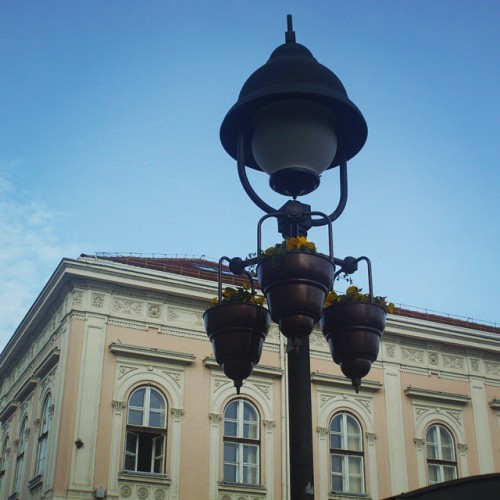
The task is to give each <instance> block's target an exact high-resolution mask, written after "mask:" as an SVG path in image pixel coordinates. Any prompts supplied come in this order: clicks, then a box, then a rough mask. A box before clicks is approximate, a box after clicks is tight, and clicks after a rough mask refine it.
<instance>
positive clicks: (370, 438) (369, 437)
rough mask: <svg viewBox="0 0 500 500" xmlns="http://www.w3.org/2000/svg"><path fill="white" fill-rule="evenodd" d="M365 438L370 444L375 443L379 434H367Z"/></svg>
mask: <svg viewBox="0 0 500 500" xmlns="http://www.w3.org/2000/svg"><path fill="white" fill-rule="evenodd" d="M365 437H366V439H367V440H368V442H369V443H373V442H375V440H376V439H377V433H376V432H365Z"/></svg>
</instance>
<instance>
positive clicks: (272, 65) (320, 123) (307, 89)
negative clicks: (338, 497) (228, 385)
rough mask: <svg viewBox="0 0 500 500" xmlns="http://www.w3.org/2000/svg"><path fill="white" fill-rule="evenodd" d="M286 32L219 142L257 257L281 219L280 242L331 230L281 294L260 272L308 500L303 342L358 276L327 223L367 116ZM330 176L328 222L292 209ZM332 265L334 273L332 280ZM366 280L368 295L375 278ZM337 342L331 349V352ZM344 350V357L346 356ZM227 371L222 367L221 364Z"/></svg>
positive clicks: (298, 495) (234, 264)
mask: <svg viewBox="0 0 500 500" xmlns="http://www.w3.org/2000/svg"><path fill="white" fill-rule="evenodd" d="M287 24H288V26H287V28H288V29H287V31H286V34H285V43H284V44H283V45H280V46H279V47H278V48H276V49H275V50H274V52H273V53H272V54H271V56H270V58H269V60H268V62H267V63H266V64H264V65H263V66H262V67H260V68H259V69H257V70H256V71H255V72H254V73H253V74H252V75H251V76H250V77H249V78H248V79H247V81H246V82H245V84H244V85H243V87H242V89H241V92H240V94H239V98H238V100H237V102H236V103H235V104H234V106H233V107H232V108H231V109H230V110H229V112H228V113H227V115H226V117H225V118H224V120H223V122H222V125H221V129H220V139H221V142H222V146H223V147H224V149H225V150H226V152H227V153H228V154H229V155H230V156H231V157H233V158H234V159H235V160H236V162H237V167H238V175H239V178H240V181H241V184H242V186H243V188H244V189H245V191H246V193H247V194H248V196H249V197H250V199H251V200H252V201H253V202H254V203H255V204H256V205H257V206H258V207H259V208H261V209H262V210H263V211H264V212H265V213H266V215H265V216H264V217H263V218H262V219H261V221H259V225H258V244H257V248H258V254H260V253H261V241H260V240H261V238H260V227H261V224H262V222H263V220H265V219H267V218H268V217H275V218H276V219H277V221H278V230H279V232H280V233H281V234H282V235H283V237H284V238H288V237H296V236H305V235H307V231H308V230H309V229H310V228H312V227H314V226H323V225H328V229H329V242H330V248H329V256H328V257H324V256H317V255H314V256H311V257H308V256H307V255H305V256H304V254H302V255H300V254H299V256H298V257H294V259H295V260H294V261H293V262H291V263H289V264H282V267H281V269H280V273H281V276H280V279H279V286H274V288H273V285H272V284H268V283H267V281H266V278H265V269H264V267H265V266H264V265H263V262H261V263H259V267H258V276H259V281H260V285H261V289H262V291H263V292H264V294H265V295H266V297H267V299H268V304H269V310H270V313H271V317H272V319H273V320H274V321H276V322H279V324H280V329H281V331H282V333H283V334H284V335H286V336H287V337H288V338H289V341H288V348H287V353H288V354H287V368H288V402H289V406H288V420H289V456H290V498H291V500H306V499H308V500H311V499H314V469H313V447H312V439H313V437H312V406H311V384H310V372H311V370H310V359H309V337H308V335H309V334H310V333H311V331H312V328H313V326H314V324H315V323H317V322H318V321H319V319H320V316H321V314H322V312H321V311H322V308H323V302H324V299H325V295H326V293H327V292H328V290H329V289H331V286H332V281H333V279H334V277H335V276H337V275H338V274H339V272H346V273H352V272H354V271H355V270H356V269H357V264H358V262H359V261H360V260H362V259H364V258H360V259H354V258H352V257H347V258H345V259H338V258H335V257H334V256H333V243H332V232H331V223H332V222H333V221H334V220H336V219H337V218H338V217H339V216H340V215H341V213H342V212H343V210H344V207H345V205H346V202H347V161H348V160H349V159H351V158H352V157H354V156H355V155H356V154H357V153H358V152H359V151H360V150H361V148H362V147H363V145H364V144H365V142H366V138H367V133H368V132H367V126H366V122H365V120H364V118H363V115H362V114H361V112H360V111H359V109H358V108H357V107H356V106H355V104H354V103H353V102H352V101H351V100H350V99H349V98H348V96H347V93H346V90H345V88H344V86H343V85H342V83H341V81H340V80H339V79H338V78H337V76H336V75H335V74H334V73H333V72H332V71H330V70H329V69H328V68H326V67H325V66H323V65H321V64H320V63H319V62H318V61H317V60H316V59H315V58H314V57H313V55H312V54H311V52H310V51H309V50H308V49H307V48H306V47H304V46H303V45H300V44H298V43H297V42H296V40H295V32H294V31H293V27H292V18H291V16H290V15H289V16H288V17H287ZM246 167H249V168H252V169H256V170H260V171H263V172H265V173H267V174H268V175H269V185H270V187H271V188H272V189H273V190H274V191H275V192H277V193H280V194H282V195H284V196H287V197H291V198H292V199H291V200H288V201H287V202H286V203H285V204H284V205H283V206H282V207H281V208H280V209H275V208H273V207H272V206H270V205H268V204H267V203H266V202H265V201H264V200H262V199H261V198H260V197H259V196H258V195H257V193H256V192H255V191H254V189H253V188H252V186H251V184H250V182H249V180H248V178H247V175H246ZM334 167H339V170H340V172H339V178H340V198H339V201H338V204H337V206H336V208H335V209H334V210H333V211H332V212H331V213H330V214H329V215H327V214H324V213H321V212H314V211H312V210H311V207H310V206H309V205H307V204H304V203H301V202H299V201H298V200H297V198H298V197H299V196H302V195H305V194H308V193H311V192H312V191H314V190H315V189H317V188H318V186H319V184H320V177H321V175H322V174H323V172H325V171H326V170H328V169H331V168H334ZM318 217H319V218H318ZM313 257H314V259H313ZM227 260H229V268H230V270H231V271H232V272H233V273H234V274H236V275H241V274H243V273H245V268H246V267H248V266H249V265H251V264H255V263H256V262H257V259H246V260H245V259H240V258H234V259H227ZM368 263H369V262H368ZM302 265H303V266H304V267H305V268H307V272H309V273H310V274H309V275H308V276H307V279H304V278H303V277H302V276H296V272H295V271H296V268H297V267H300V266H302ZM220 266H221V264H220V265H219V276H220ZM335 266H338V267H339V270H338V271H337V273H335ZM369 271H370V268H369ZM369 274H370V292H371V295H372V296H373V294H372V291H371V288H372V287H371V271H370V272H369ZM311 276H313V277H311ZM276 289H279V291H280V293H281V292H283V290H284V294H285V295H284V299H280V298H278V299H276V298H275V296H274V295H273V293H274V290H276ZM219 290H220V284H219ZM219 294H220V291H219ZM287 294H288V295H287ZM292 297H293V298H294V299H295V298H297V299H298V300H299V301H302V302H308V301H309V302H311V300H312V301H313V302H314V304H312V305H311V307H309V305H307V307H306V306H302V305H301V306H298V307H297V308H296V309H297V310H295V311H294V310H290V307H289V304H288V302H289V300H288V299H291V298H292ZM271 298H272V300H271ZM327 323H328V322H327ZM206 324H207V321H206ZM207 332H208V330H207ZM325 335H326V334H325ZM361 337H362V338H361ZM361 337H360V338H361V340H360V343H361V344H363V343H364V342H365V339H366V335H362V336H361ZM375 337H376V335H375ZM375 340H376V341H377V339H375ZM379 340H380V334H379V336H378V341H379ZM221 343H222V341H221ZM329 343H330V340H329ZM334 343H335V342H334V341H333V340H332V342H331V346H333V345H334ZM375 343H376V342H375ZM213 346H214V350H216V351H217V349H219V350H222V345H221V344H219V346H218V347H217V346H216V343H215V342H213ZM335 348H336V347H335ZM346 350H347V351H349V349H345V348H344V351H346ZM365 350H366V349H365ZM372 350H373V349H372ZM344 351H343V352H344ZM376 351H377V352H378V343H377V345H376ZM332 354H333V355H334V353H333V352H332ZM238 355H241V353H239V354H238ZM349 355H350V354H349ZM363 356H365V357H366V355H365V354H363ZM370 356H371V357H370ZM228 357H229V355H228ZM368 357H369V359H368V369H369V365H371V361H373V360H374V357H375V358H376V353H375V355H374V357H373V355H371V354H369V355H368ZM334 360H336V359H335V357H334ZM365 361H366V360H365V359H364V358H363V360H362V362H359V360H358V359H357V358H356V359H355V361H354V362H353V363H351V365H352V366H353V368H352V370H351V371H350V372H349V374H348V376H349V377H350V378H351V379H352V380H353V384H354V385H355V387H356V390H358V387H359V383H360V382H359V381H360V378H361V377H362V376H364V375H366V373H367V370H364V368H363V370H364V371H363V370H361V371H360V370H359V367H360V366H362V365H363V363H364V362H365ZM223 362H224V361H223V360H221V364H223ZM336 362H338V361H337V360H336ZM365 364H366V363H365ZM252 366H253V364H252ZM363 366H364V365H363ZM225 371H226V369H225ZM226 373H229V371H228V372H226ZM228 376H231V374H229V375H228ZM238 376H239V375H236V374H235V375H234V377H232V378H233V379H234V380H235V385H236V386H237V389H238V391H239V386H240V385H241V380H239V379H238V380H236V379H237V377H238Z"/></svg>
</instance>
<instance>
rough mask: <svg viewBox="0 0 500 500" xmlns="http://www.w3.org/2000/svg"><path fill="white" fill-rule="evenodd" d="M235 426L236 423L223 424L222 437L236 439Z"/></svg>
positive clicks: (226, 422)
mask: <svg viewBox="0 0 500 500" xmlns="http://www.w3.org/2000/svg"><path fill="white" fill-rule="evenodd" d="M237 429H238V427H237V424H236V422H228V421H227V420H226V421H225V422H224V436H230V437H236V436H237Z"/></svg>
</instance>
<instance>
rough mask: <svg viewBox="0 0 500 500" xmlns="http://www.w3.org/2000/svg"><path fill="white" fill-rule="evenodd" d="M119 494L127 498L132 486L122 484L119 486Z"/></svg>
mask: <svg viewBox="0 0 500 500" xmlns="http://www.w3.org/2000/svg"><path fill="white" fill-rule="evenodd" d="M120 494H121V496H122V497H124V498H129V497H130V496H132V488H131V487H130V486H128V485H126V486H122V487H121V488H120Z"/></svg>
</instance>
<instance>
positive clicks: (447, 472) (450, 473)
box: [443, 465, 457, 481]
mask: <svg viewBox="0 0 500 500" xmlns="http://www.w3.org/2000/svg"><path fill="white" fill-rule="evenodd" d="M443 472H444V481H451V480H452V479H456V478H457V468H456V467H451V466H448V465H445V466H444V467H443Z"/></svg>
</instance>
